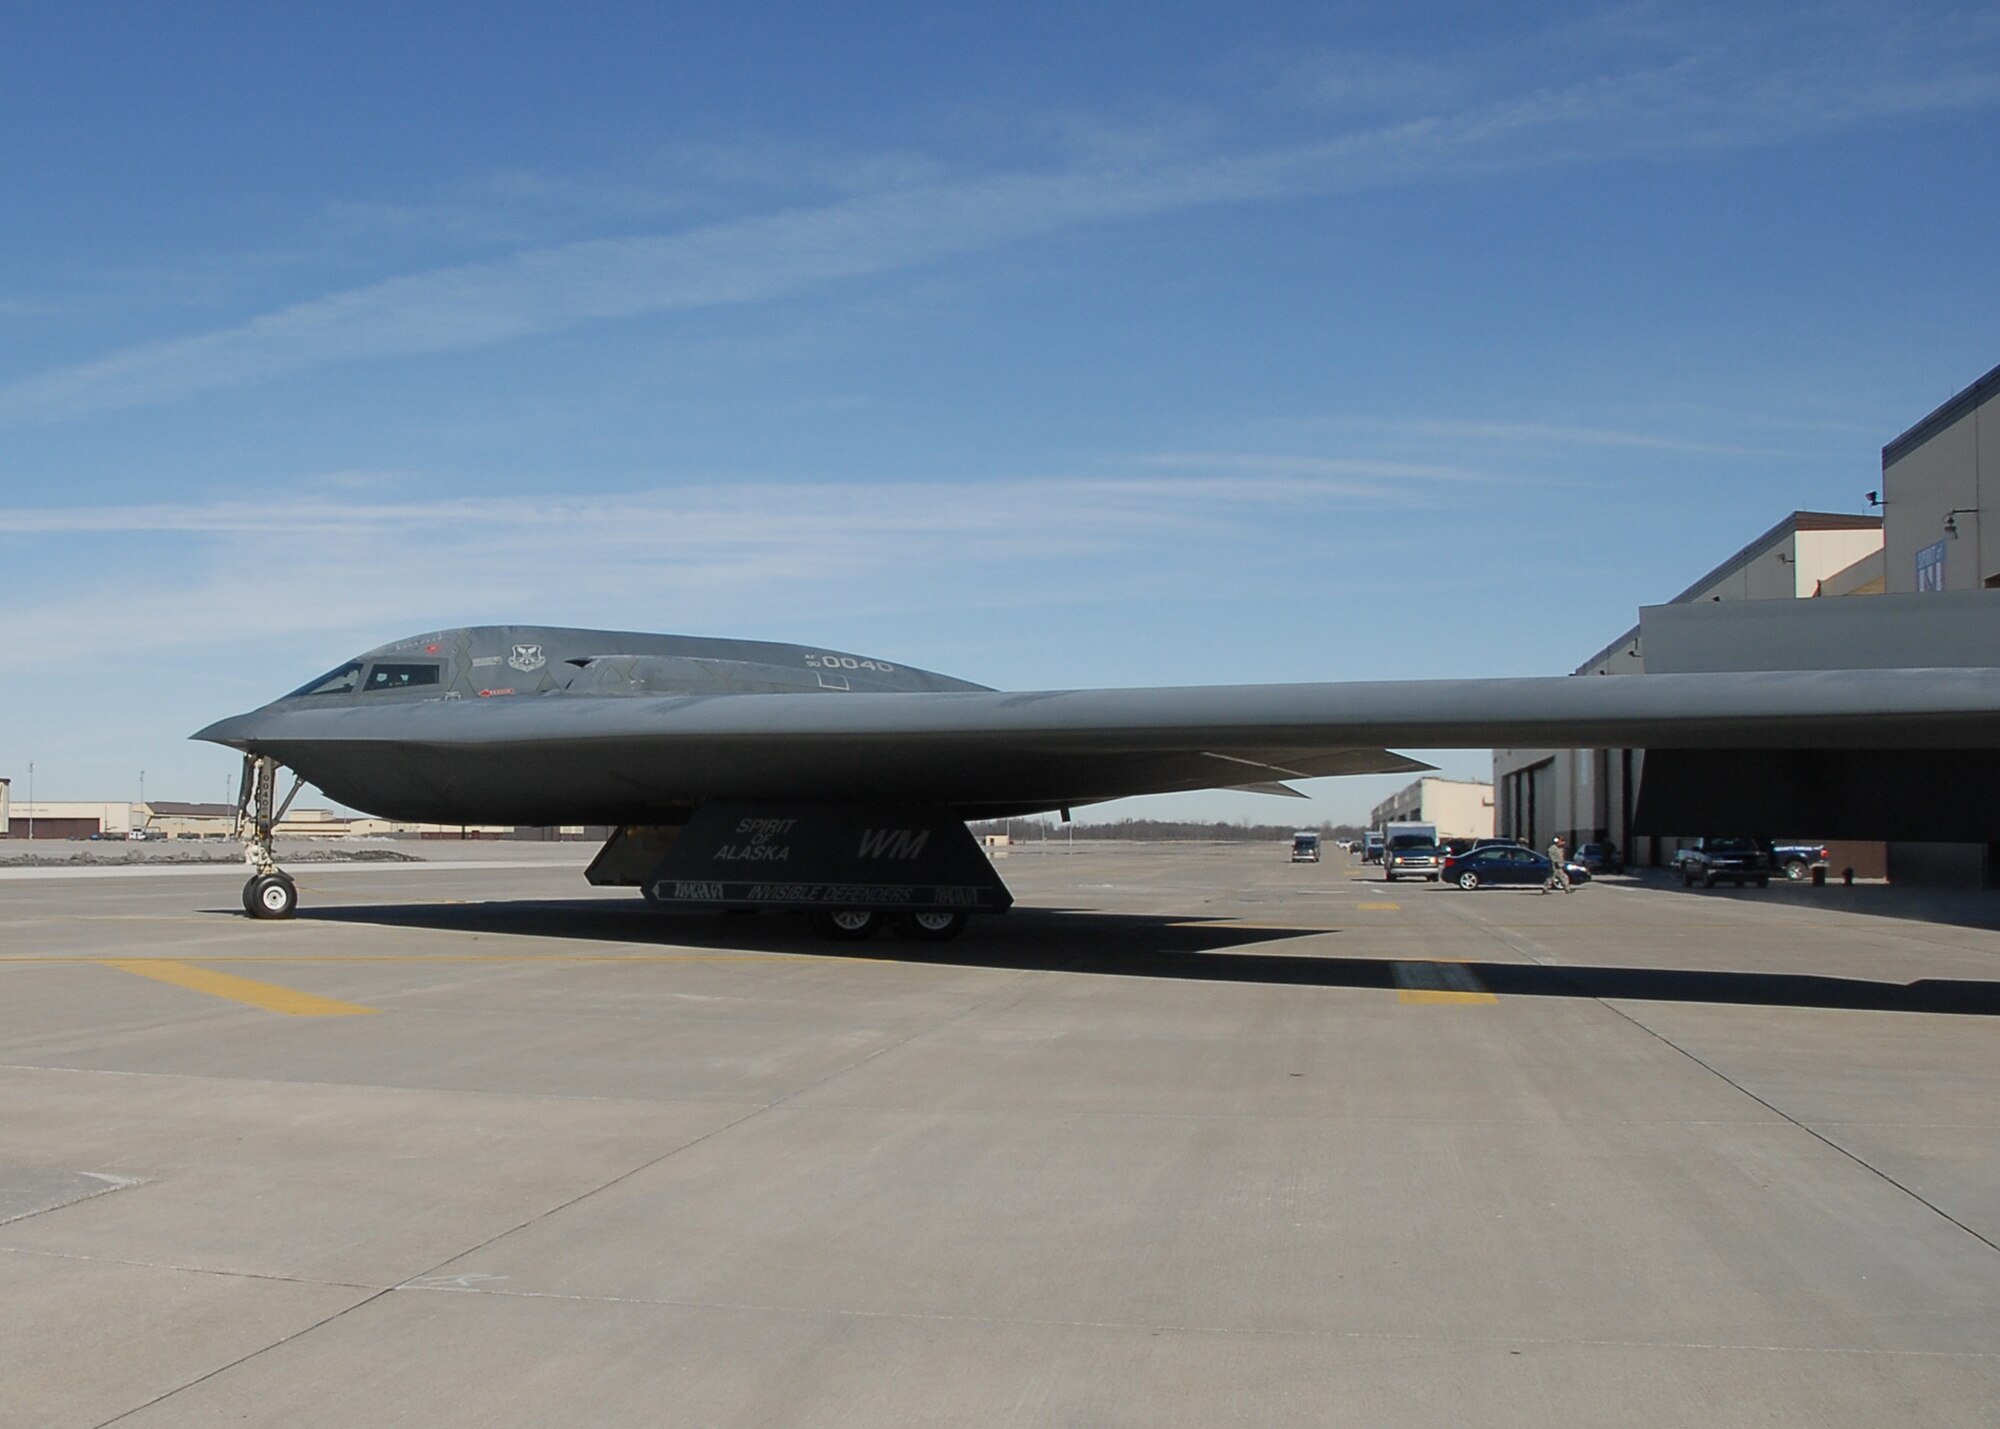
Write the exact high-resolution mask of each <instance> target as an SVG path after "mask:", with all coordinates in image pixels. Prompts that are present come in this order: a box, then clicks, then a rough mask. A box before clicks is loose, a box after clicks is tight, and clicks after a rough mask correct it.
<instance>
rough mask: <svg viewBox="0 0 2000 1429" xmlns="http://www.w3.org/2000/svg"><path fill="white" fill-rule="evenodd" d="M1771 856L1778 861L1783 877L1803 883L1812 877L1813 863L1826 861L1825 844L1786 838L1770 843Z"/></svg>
mask: <svg viewBox="0 0 2000 1429" xmlns="http://www.w3.org/2000/svg"><path fill="white" fill-rule="evenodd" d="M1771 857H1773V858H1775V859H1776V860H1777V861H1778V867H1779V868H1780V869H1782V870H1783V871H1784V874H1785V877H1787V878H1789V879H1791V881H1792V882H1794V883H1804V882H1805V881H1806V880H1807V879H1808V878H1810V877H1812V871H1813V868H1814V866H1815V865H1818V864H1824V863H1825V862H1826V845H1825V844H1809V843H1800V842H1798V841H1797V840H1795V839H1792V840H1786V841H1785V842H1782V843H1774V844H1772V845H1771Z"/></svg>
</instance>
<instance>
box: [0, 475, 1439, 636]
mask: <svg viewBox="0 0 2000 1429" xmlns="http://www.w3.org/2000/svg"><path fill="white" fill-rule="evenodd" d="M1314 468H1315V463H1313V462H1311V461H1305V462H1303V463H1302V469H1301V470H1298V471H1295V472H1284V471H1282V470H1265V471H1262V472H1252V473H1243V474H1235V475H1232V474H1226V473H1222V474H1206V475H1198V476H1186V477H1175V476H1168V475H1157V474H1155V475H1141V476H1092V477H1087V478H1063V479H1056V478H1023V479H1017V480H1012V481H989V482H982V483H977V484H972V485H966V484H950V483H937V484H931V483H918V482H845V483H842V484H839V485H803V486H802V485H789V484H777V483H756V484H738V485H732V486H728V487H699V488H681V489H675V490H670V491H652V492H640V493H618V494H612V493H605V494H598V495H577V496H571V497H565V498H561V499H532V500H531V499H525V498H497V499H488V498H452V499H442V500H424V499H410V500H396V499H390V498H386V497H384V496H382V495H381V494H380V493H379V492H377V491H375V490H373V489H372V488H371V487H370V486H369V484H368V482H367V480H366V477H365V474H358V473H340V474H338V476H339V480H340V481H341V482H342V483H344V484H347V485H350V486H352V487H353V488H354V489H353V491H352V492H351V494H348V495H338V494H317V495H299V496H293V497H287V498H280V499H277V500H268V499H258V500H250V499H245V500H242V501H236V502H227V501H207V502H196V503H159V504H154V505H140V506H123V507H97V506H77V507H49V506H43V507H25V506H24V507H13V508H0V551H4V550H8V549H9V548H10V546H11V548H12V550H13V551H14V552H15V553H16V554H17V555H18V554H19V553H21V552H23V551H25V550H26V549H27V548H28V543H30V542H32V543H34V545H35V547H36V548H38V549H40V550H42V551H44V552H48V551H50V550H53V551H55V552H65V551H68V552H73V553H75V554H77V555H78V557H79V558H80V560H81V561H82V563H84V564H101V563H103V557H102V555H101V552H102V551H103V550H104V549H106V548H107V547H106V546H105V544H104V543H106V542H110V541H113V540H118V539H121V538H133V537H171V538H173V540H174V542H175V551H176V558H175V560H176V570H177V572H179V573H180V575H181V576H182V577H183V579H180V580H177V581H176V583H175V584H174V585H173V586H172V587H171V588H168V589H162V590H156V591H149V592H148V593H147V595H146V597H145V598H144V599H143V600H139V601H134V600H133V599H132V598H131V595H130V593H129V592H127V591H124V590H122V589H115V588H114V589H105V588H102V587H98V588H92V589H87V590H85V591H84V592H83V593H81V594H80V595H75V596H63V597H57V598H51V597H49V596H47V595H46V594H27V595H23V594H19V593H15V594H10V595H8V596H6V597H4V598H0V625H4V627H5V628H6V629H7V630H8V632H9V642H8V643H9V651H10V653H12V654H14V655H15V657H16V658H20V659H30V660H33V659H41V658H54V657H60V656H61V655H63V654H64V653H65V652H74V651H76V650H79V649H88V650H90V651H92V652H93V654H94V656H110V655H116V654H119V653H124V652H136V651H152V652H158V651H161V650H168V649H174V648H194V647H215V646H221V645H229V644H238V643H243V642H266V641H271V640H276V639H280V638H282V639H284V640H287V641H291V642H294V643H296V642H298V641H300V640H306V639H311V638H313V637H316V636H322V635H323V636H326V637H328V638H329V639H330V640H331V639H333V638H334V637H338V638H339V640H346V641H348V642H349V643H353V642H356V641H359V642H363V643H373V642H374V641H376V640H379V639H382V638H385V636H386V634H393V633H395V632H397V631H400V630H402V629H403V628H404V627H405V626H415V625H424V624H432V623H449V622H451V621H454V620H461V619H463V620H492V619H497V618H502V617H503V616H505V615H507V614H509V613H511V614H512V615H513V616H515V617H516V618H522V619H550V620H574V621H576V622H577V623H583V624H590V623H604V622H605V621H606V619H607V616H606V612H619V613H620V614H621V616H622V617H623V618H625V619H627V620H636V621H637V622H638V623H639V624H641V625H644V626H648V627H651V626H656V625H662V624H664V625H665V626H667V627H669V628H691V627H692V628H700V627H702V626H704V625H706V626H708V627H709V628H712V629H716V630H719V631H738V632H740V631H742V630H744V629H746V628H749V627H753V626H756V625H758V624H759V623H763V622H773V623H777V624H780V625H782V626H784V627H786V628H796V627H797V626H798V625H799V623H800V613H801V612H802V611H805V612H810V615H811V617H812V618H813V619H815V620H818V619H832V618H835V617H837V616H839V615H841V614H847V613H853V612H855V611H867V610H874V609H881V608H883V607H884V606H885V603H886V604H888V605H890V606H891V607H894V606H896V605H898V604H902V605H907V603H908V602H910V601H913V600H914V601H922V602H926V603H927V604H929V605H934V606H937V607H938V608H949V607H951V606H953V605H954V604H955V603H962V602H965V601H967V600H972V601H976V602H989V603H990V596H986V595H980V594H978V592H980V591H982V590H984V589H986V588H991V589H994V590H1006V591H1016V592H1025V593H1028V594H1025V595H1023V596H1021V597H1019V598H1021V599H1026V600H1030V601H1033V600H1040V599H1054V598H1057V597H1056V596H1055V595H1046V594H1043V595H1037V594H1033V593H1034V592H1059V594H1060V597H1061V598H1062V599H1064V600H1070V599H1074V598H1075V596H1076V593H1077V589H1078V582H1079V581H1080V580H1086V579H1115V580H1117V581H1119V582H1122V583H1123V585H1124V587H1125V588H1126V589H1130V588H1132V585H1133V582H1134V581H1135V580H1136V581H1139V582H1140V583H1143V582H1144V581H1147V580H1152V581H1155V582H1160V583H1165V584H1168V585H1174V584H1177V583H1178V582H1180V581H1181V580H1183V579H1184V578H1185V577H1186V573H1187V572H1188V571H1189V570H1190V569H1192V568H1194V567H1197V566H1200V565H1201V563H1203V562H1210V561H1212V562H1214V563H1216V564H1217V565H1218V567H1219V566H1220V565H1221V564H1222V563H1226V562H1227V561H1229V560H1232V559H1238V558H1239V553H1240V550H1241V548H1242V547H1243V546H1245V545H1248V544H1254V543H1257V542H1259V541H1260V540H1262V539H1263V534H1264V533H1267V532H1268V530H1269V528H1270V525H1271V522H1272V519H1273V515H1274V513H1282V514H1283V515H1284V516H1285V517H1286V518H1287V519H1288V520H1290V521H1292V522H1294V523H1301V522H1311V521H1315V520H1324V519H1327V518H1329V517H1331V516H1334V515H1338V516H1339V517H1341V518H1342V519H1343V520H1345V519H1347V518H1350V517H1352V515H1353V514H1354V513H1357V512H1361V511H1365V510H1369V509H1375V510H1382V511H1388V510H1394V509H1401V508H1403V507H1406V506H1407V505H1408V504H1409V503H1410V502H1411V501H1412V500H1416V499H1421V497H1420V496H1419V495H1418V494H1417V493H1415V492H1413V491H1412V490H1411V489H1410V488H1408V487H1406V486H1403V485H1400V484H1397V483H1394V482H1385V481H1383V480H1381V479H1380V473H1377V472H1372V471H1370V472H1367V473H1350V474H1347V475H1345V476H1334V475H1329V474H1326V473H1324V472H1320V471H1318V470H1315V469H1314ZM311 484H315V485H318V484H321V483H320V482H319V480H318V479H317V478H314V479H313V480H312V483H311ZM294 485H296V483H294ZM58 558H59V559H60V557H58ZM1149 571H1150V572H1154V573H1155V574H1152V575H1148V574H1147V572H1149ZM30 588H31V587H30V585H29V584H28V583H23V584H22V585H21V586H19V587H17V588H16V590H17V592H18V591H21V590H27V589H30ZM307 591H310V592H311V594H310V596H309V597H308V596H307V595H305V594H303V593H304V592H307ZM661 612H671V614H661ZM335 643H338V641H335Z"/></svg>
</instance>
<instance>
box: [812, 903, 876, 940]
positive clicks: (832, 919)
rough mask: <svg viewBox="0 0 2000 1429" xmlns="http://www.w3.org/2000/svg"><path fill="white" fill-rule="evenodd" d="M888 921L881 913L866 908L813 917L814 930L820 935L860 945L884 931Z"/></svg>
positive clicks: (847, 909)
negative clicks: (883, 926) (883, 928)
mask: <svg viewBox="0 0 2000 1429" xmlns="http://www.w3.org/2000/svg"><path fill="white" fill-rule="evenodd" d="M886 921H887V920H886V919H885V918H884V917H883V916H882V915H881V914H880V913H873V912H870V911H868V910H867V909H864V908H839V909H835V910H834V911H833V912H831V913H815V914H813V915H812V923H813V928H814V929H815V930H816V931H817V932H818V933H819V935H820V936H821V937H822V938H831V939H833V940H834V941H835V942H837V943H859V942H861V941H863V940H864V939H867V938H872V937H874V936H875V935H876V934H877V933H879V932H881V931H882V924H883V923H884V922H886Z"/></svg>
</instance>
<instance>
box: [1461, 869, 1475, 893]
mask: <svg viewBox="0 0 2000 1429" xmlns="http://www.w3.org/2000/svg"><path fill="white" fill-rule="evenodd" d="M1458 886H1459V887H1460V888H1463V889H1464V890H1465V891H1466V892H1467V893H1470V892H1472V890H1473V889H1475V888H1477V887H1478V886H1479V875H1478V874H1476V873H1474V872H1473V871H1472V870H1471V869H1469V868H1468V869H1467V870H1465V872H1463V873H1461V874H1460V875H1459V876H1458Z"/></svg>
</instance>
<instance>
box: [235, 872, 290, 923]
mask: <svg viewBox="0 0 2000 1429" xmlns="http://www.w3.org/2000/svg"><path fill="white" fill-rule="evenodd" d="M243 904H244V906H245V907H246V908H248V909H249V910H250V916H251V917H252V918H289V917H291V916H292V914H294V913H296V912H297V911H298V908H299V889H298V885H297V884H295V883H293V882H292V880H291V879H290V878H288V877H286V876H285V875H284V874H282V873H260V874H258V875H257V876H256V877H255V878H253V879H251V880H250V881H249V882H248V883H246V884H245V885H244V886H243Z"/></svg>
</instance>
